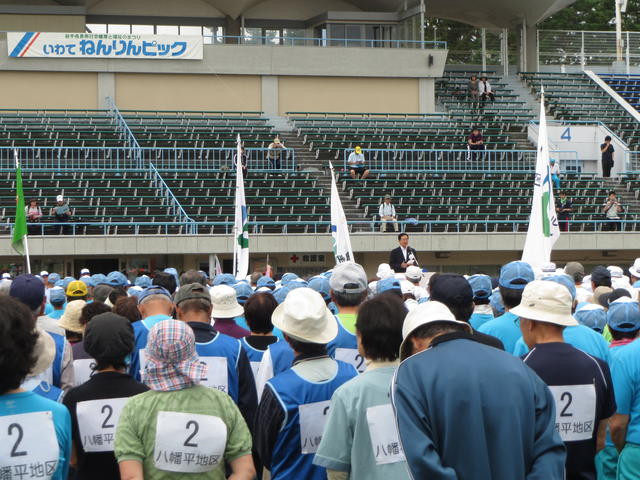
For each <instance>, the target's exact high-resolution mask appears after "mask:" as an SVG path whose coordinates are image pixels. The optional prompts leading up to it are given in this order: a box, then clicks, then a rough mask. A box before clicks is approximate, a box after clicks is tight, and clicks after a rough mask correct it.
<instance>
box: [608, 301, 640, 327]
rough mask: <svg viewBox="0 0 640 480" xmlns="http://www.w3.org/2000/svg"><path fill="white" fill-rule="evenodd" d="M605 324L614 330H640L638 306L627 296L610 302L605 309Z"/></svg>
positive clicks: (639, 309)
mask: <svg viewBox="0 0 640 480" xmlns="http://www.w3.org/2000/svg"><path fill="white" fill-rule="evenodd" d="M607 325H609V328H610V329H611V330H615V331H616V332H635V331H636V330H640V306H639V305H638V302H636V301H634V300H631V299H630V298H628V297H622V298H619V299H618V300H616V301H614V302H612V303H611V304H610V305H609V310H608V311H607Z"/></svg>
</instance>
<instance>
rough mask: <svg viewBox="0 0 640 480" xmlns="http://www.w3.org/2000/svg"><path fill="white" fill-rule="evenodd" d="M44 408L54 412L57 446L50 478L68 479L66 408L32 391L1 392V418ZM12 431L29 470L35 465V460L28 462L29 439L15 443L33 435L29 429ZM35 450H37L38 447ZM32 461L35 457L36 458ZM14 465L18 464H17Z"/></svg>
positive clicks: (69, 433)
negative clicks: (54, 464)
mask: <svg viewBox="0 0 640 480" xmlns="http://www.w3.org/2000/svg"><path fill="white" fill-rule="evenodd" d="M46 411H50V412H51V413H52V414H53V426H54V430H55V434H56V438H57V440H58V446H59V449H60V453H59V456H58V464H57V466H56V470H55V473H54V474H53V477H52V478H53V479H54V480H67V476H68V473H69V459H70V458H71V416H70V415H69V411H68V410H67V408H66V407H65V406H64V405H62V404H60V403H56V402H54V401H52V400H49V399H46V398H44V397H41V396H40V395H36V394H35V393H33V392H19V393H10V394H5V395H0V417H6V416H9V415H21V414H25V413H33V412H46ZM12 425H13V424H12ZM13 431H14V432H15V435H14V437H15V442H14V449H17V451H19V452H20V453H23V452H26V455H25V456H24V464H26V465H27V469H29V468H30V464H34V465H35V464H37V462H30V461H29V457H30V450H31V449H30V448H29V447H30V445H29V444H28V442H29V441H28V440H26V441H21V442H19V443H16V442H18V441H19V440H20V437H22V438H23V439H28V438H29V437H31V438H33V435H30V434H29V432H24V431H22V432H20V431H19V430H18V427H15V428H14V429H13ZM7 433H8V432H7V431H4V432H2V436H1V437H0V438H1V439H2V442H3V443H4V442H6V441H8V437H7ZM19 433H22V435H19ZM36 435H37V434H36ZM12 438H13V437H12ZM31 446H33V445H31ZM34 450H35V451H37V446H36V448H35V449H34ZM33 460H35V458H34V459H33ZM14 468H20V467H19V466H17V465H16V466H14ZM28 471H29V470H27V472H28ZM11 478H20V477H19V476H18V475H15V473H14V476H13V477H11ZM23 478H37V477H36V476H35V475H33V476H30V474H26V475H25V476H24V477H23Z"/></svg>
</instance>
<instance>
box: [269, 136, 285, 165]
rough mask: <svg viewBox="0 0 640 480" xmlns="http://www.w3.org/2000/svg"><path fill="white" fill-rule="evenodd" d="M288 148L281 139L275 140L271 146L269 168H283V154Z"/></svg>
mask: <svg viewBox="0 0 640 480" xmlns="http://www.w3.org/2000/svg"><path fill="white" fill-rule="evenodd" d="M286 149H287V147H285V146H284V143H282V142H281V141H280V137H276V138H274V139H273V143H270V144H269V166H270V167H271V168H272V169H274V170H280V169H281V168H282V153H283V150H286Z"/></svg>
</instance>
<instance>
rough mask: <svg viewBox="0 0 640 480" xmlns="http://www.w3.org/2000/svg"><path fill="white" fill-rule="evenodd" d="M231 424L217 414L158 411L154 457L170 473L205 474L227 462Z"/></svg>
mask: <svg viewBox="0 0 640 480" xmlns="http://www.w3.org/2000/svg"><path fill="white" fill-rule="evenodd" d="M226 444H227V425H226V424H225V423H224V422H223V421H222V420H221V419H220V418H218V417H214V416H213V415H199V414H195V413H180V412H158V420H157V424H156V442H155V450H154V452H153V458H154V463H155V466H156V468H158V469H160V470H166V471H169V472H180V473H203V472H209V471H211V470H213V469H214V468H216V467H217V466H218V465H223V464H224V458H223V457H224V451H225V447H226Z"/></svg>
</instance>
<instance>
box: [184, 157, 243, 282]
mask: <svg viewBox="0 0 640 480" xmlns="http://www.w3.org/2000/svg"><path fill="white" fill-rule="evenodd" d="M247 158H248V157H247V154H246V153H245V151H244V147H240V165H242V176H243V178H247ZM233 166H234V168H238V154H237V153H234V154H233ZM189 283H193V282H189Z"/></svg>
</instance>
